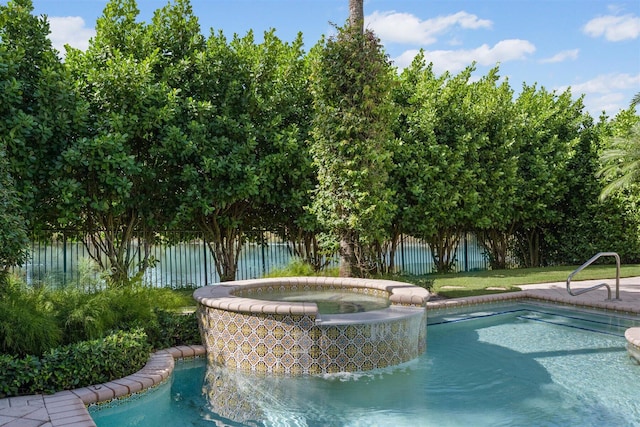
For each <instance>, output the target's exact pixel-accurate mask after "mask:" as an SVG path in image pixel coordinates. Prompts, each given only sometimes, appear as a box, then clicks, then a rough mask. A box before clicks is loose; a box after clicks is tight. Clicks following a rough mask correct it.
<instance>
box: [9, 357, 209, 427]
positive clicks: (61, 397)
mask: <svg viewBox="0 0 640 427" xmlns="http://www.w3.org/2000/svg"><path fill="white" fill-rule="evenodd" d="M204 354H205V348H204V346H202V345H184V346H177V347H171V348H167V349H164V350H159V351H156V352H155V353H152V354H151V355H150V357H149V360H148V361H147V363H146V365H145V366H144V367H143V368H142V369H141V370H139V371H138V372H136V373H134V374H131V375H128V376H126V377H124V378H120V379H117V380H113V381H109V382H106V383H103V384H95V385H90V386H87V387H81V388H77V389H75V390H64V391H59V392H57V393H54V394H51V395H41V394H39V395H33V396H17V397H9V398H5V399H0V426H2V427H31V426H34V427H35V426H42V427H59V426H74V427H96V424H95V422H94V421H93V418H91V415H90V414H89V411H88V409H87V406H88V405H91V404H95V403H100V402H108V401H111V400H113V399H117V398H121V397H126V396H128V395H131V394H133V393H138V392H141V391H143V390H146V389H148V388H151V387H154V386H156V385H159V384H161V383H162V382H164V381H165V380H166V379H167V378H169V376H170V375H171V373H172V372H173V368H174V366H175V360H176V359H185V358H191V357H197V356H202V355H204Z"/></svg>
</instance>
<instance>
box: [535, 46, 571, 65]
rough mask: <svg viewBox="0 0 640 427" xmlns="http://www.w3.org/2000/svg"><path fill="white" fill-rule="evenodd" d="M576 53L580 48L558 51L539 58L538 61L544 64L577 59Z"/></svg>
mask: <svg viewBox="0 0 640 427" xmlns="http://www.w3.org/2000/svg"><path fill="white" fill-rule="evenodd" d="M578 53H580V49H571V50H563V51H562V52H558V53H556V54H555V55H553V56H551V57H549V58H545V59H541V60H540V62H542V63H543V64H544V63H553V62H564V61H566V60H568V59H571V60H576V59H578Z"/></svg>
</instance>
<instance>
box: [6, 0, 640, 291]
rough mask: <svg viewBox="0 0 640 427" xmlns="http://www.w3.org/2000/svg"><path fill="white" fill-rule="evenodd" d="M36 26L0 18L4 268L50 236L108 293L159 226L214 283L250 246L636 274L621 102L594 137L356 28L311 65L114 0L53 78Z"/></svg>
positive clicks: (638, 252)
mask: <svg viewBox="0 0 640 427" xmlns="http://www.w3.org/2000/svg"><path fill="white" fill-rule="evenodd" d="M352 3H353V5H355V6H358V5H360V6H361V4H362V2H361V1H354V2H352ZM32 10H33V7H32V4H31V2H30V1H29V0H13V1H10V2H8V3H7V4H6V5H5V6H0V112H2V114H1V115H0V138H1V139H0V194H1V195H2V201H3V212H2V216H1V218H0V223H1V224H0V225H1V226H2V227H1V230H0V244H1V245H0V246H2V251H0V264H1V265H2V266H9V265H15V264H19V263H21V262H23V261H24V260H25V256H26V252H25V243H26V240H27V238H26V236H27V232H26V230H47V229H52V228H55V227H65V228H70V229H75V230H78V235H79V237H81V238H82V239H83V240H84V242H85V243H86V245H87V247H88V248H89V249H90V251H91V253H92V255H93V256H94V258H95V260H96V261H97V262H99V263H100V264H101V265H102V266H103V268H104V269H105V270H108V271H110V273H111V274H112V279H113V280H114V282H116V283H126V282H127V280H128V279H129V278H130V276H131V275H132V274H136V273H142V272H143V271H144V270H145V268H147V267H148V266H149V265H152V261H153V260H152V259H150V258H149V251H148V249H149V245H150V244H152V243H153V242H154V241H155V240H156V239H158V238H162V237H163V234H164V232H165V230H166V229H167V228H177V227H179V228H180V229H183V230H188V231H193V232H196V231H197V232H199V233H202V234H203V235H204V237H205V241H206V243H207V245H208V247H209V248H210V250H211V253H212V254H213V255H214V258H215V261H216V268H217V272H218V275H219V276H220V277H221V278H222V280H233V279H234V278H235V275H236V268H237V263H238V259H239V256H240V254H241V250H242V248H243V246H244V244H245V243H246V242H247V241H248V240H252V239H254V240H256V241H258V243H260V240H259V238H260V237H259V236H261V233H259V232H258V231H260V232H261V231H263V230H268V231H270V232H273V233H277V234H280V235H281V236H283V237H285V238H287V239H288V240H290V241H291V242H292V243H293V244H292V247H293V248H295V253H296V255H299V256H301V257H303V258H304V259H305V260H306V261H308V262H310V263H312V264H313V265H314V267H315V268H316V269H319V268H321V267H322V266H323V265H325V261H326V259H325V258H324V256H323V254H324V252H323V251H322V249H323V248H322V247H321V246H322V245H320V243H319V242H320V241H322V242H324V244H325V246H324V249H327V248H339V251H340V256H341V258H342V261H344V262H343V266H345V267H347V268H345V269H344V270H343V274H357V275H364V274H367V273H369V272H371V271H373V270H376V271H394V251H395V248H396V247H397V244H398V236H399V235H400V233H404V234H405V235H410V236H413V237H416V238H420V239H424V240H426V241H428V242H429V243H430V246H431V249H432V254H433V258H434V265H435V266H436V269H437V270H438V271H451V270H454V269H455V268H456V263H458V262H459V260H458V259H457V258H456V253H457V251H456V249H457V245H458V242H459V241H460V239H461V236H463V235H465V234H466V233H474V234H475V235H476V236H478V237H479V241H480V242H481V244H482V245H483V247H484V249H485V250H486V253H487V255H488V257H489V259H490V262H491V265H492V267H493V268H502V267H504V266H506V265H507V260H508V259H509V257H511V259H513V254H515V257H516V259H517V260H518V262H519V264H520V265H525V266H537V265H545V264H550V263H562V262H579V261H581V260H584V259H586V258H588V257H590V256H591V255H592V254H593V252H595V251H601V250H612V249H614V250H617V251H619V252H620V253H621V254H622V255H623V258H624V259H625V260H626V261H629V260H634V261H637V260H638V259H640V244H639V243H638V225H639V224H640V216H639V215H638V212H637V208H636V206H640V204H638V203H637V197H638V192H637V173H638V167H637V161H638V159H637V157H638V156H637V151H638V142H637V134H638V130H637V129H638V122H639V121H640V119H639V117H638V115H637V113H636V111H635V109H634V107H633V105H632V106H631V108H630V109H629V110H626V111H623V112H621V113H620V114H619V115H617V116H616V117H615V118H613V119H611V120H607V119H606V118H601V120H600V122H599V123H597V124H594V123H593V119H592V118H591V117H590V116H589V115H588V114H587V113H586V112H585V111H584V106H583V103H582V99H581V98H578V99H574V97H573V95H572V93H571V92H570V90H566V91H564V92H562V93H557V92H549V91H548V90H546V89H545V88H539V87H537V86H536V85H535V84H533V85H524V86H523V87H522V88H520V90H518V91H517V92H516V91H514V90H513V89H512V88H511V87H510V85H509V82H508V80H506V79H504V78H501V77H500V72H499V68H498V67H495V68H493V69H491V70H490V71H489V72H487V73H486V74H485V75H478V72H477V70H476V67H475V65H474V64H470V65H469V67H467V68H466V69H464V70H462V71H461V72H459V73H457V74H451V73H444V74H442V75H436V74H435V73H434V71H433V67H432V66H431V65H429V64H428V62H429V58H428V57H425V56H424V54H420V55H418V56H417V57H416V59H415V60H414V62H413V64H412V65H411V66H410V67H408V68H406V69H404V70H401V71H398V70H394V68H393V67H392V64H391V63H390V61H389V59H388V57H387V56H386V54H385V53H384V49H383V47H382V46H381V44H380V41H379V40H378V39H377V37H376V36H375V34H373V33H372V32H371V31H363V30H362V28H361V27H359V26H358V25H353V24H356V23H357V22H359V19H355V20H353V19H352V20H353V24H352V25H349V24H348V25H346V26H345V27H344V28H338V29H337V34H336V35H335V36H333V37H330V38H328V39H323V40H321V41H320V42H319V43H318V44H317V45H316V46H315V47H314V48H312V49H311V50H310V51H309V52H305V51H304V48H303V46H304V45H303V40H302V35H299V36H298V37H297V38H296V39H295V40H293V41H291V42H285V41H283V40H280V39H279V38H278V37H277V36H276V32H275V30H273V31H269V32H266V33H265V34H264V35H262V36H261V39H260V40H257V39H256V37H255V36H254V34H253V33H252V32H249V33H248V34H246V35H244V36H238V35H234V36H233V37H232V38H230V39H228V38H227V37H225V35H224V34H222V33H221V32H215V31H214V30H212V31H211V32H210V34H209V35H207V36H205V35H203V32H202V29H201V28H200V26H199V24H198V19H197V17H196V16H194V15H193V11H192V8H191V5H190V3H189V1H188V0H176V1H174V2H173V3H169V4H167V5H166V6H164V7H162V8H160V9H158V10H157V11H156V12H155V14H154V16H153V18H152V20H151V22H149V23H144V22H141V21H140V20H139V19H138V9H137V6H136V2H135V0H112V1H110V2H109V3H108V4H107V6H106V7H105V9H104V12H103V15H102V16H101V17H100V18H99V20H98V22H97V24H96V31H97V33H96V36H95V37H94V38H93V39H92V41H91V44H90V46H89V48H88V49H87V51H85V52H82V51H79V50H76V49H68V51H67V55H66V59H65V62H62V61H61V60H60V59H59V57H58V55H57V53H56V52H55V51H54V50H53V49H52V48H51V43H50V41H49V40H48V38H47V35H48V32H49V28H48V24H47V21H46V19H45V18H43V17H35V16H32ZM351 18H353V17H351ZM598 171H600V174H598ZM603 189H604V194H610V197H608V198H606V199H605V200H600V199H599V198H598V196H599V195H600V194H601V193H602V192H603ZM613 189H615V190H617V191H615V192H613V193H610V191H609V190H613ZM320 237H322V238H320ZM332 245H333V246H332Z"/></svg>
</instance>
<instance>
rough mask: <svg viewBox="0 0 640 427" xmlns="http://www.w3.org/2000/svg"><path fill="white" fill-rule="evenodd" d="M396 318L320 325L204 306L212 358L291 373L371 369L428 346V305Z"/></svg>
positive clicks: (307, 318) (307, 320) (245, 368)
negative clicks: (370, 321)
mask: <svg viewBox="0 0 640 427" xmlns="http://www.w3.org/2000/svg"><path fill="white" fill-rule="evenodd" d="M406 310H407V311H408V313H409V314H408V315H407V316H405V317H401V318H398V319H394V320H393V321H389V320H385V321H378V322H373V323H361V324H348V325H322V324H316V322H315V317H313V316H308V315H278V314H265V313H241V312H232V311H226V310H221V309H216V308H212V307H207V306H204V305H199V307H198V316H199V324H200V328H201V334H202V337H203V343H204V344H205V347H206V348H207V356H208V358H209V359H210V360H212V361H214V362H216V363H219V364H221V365H223V366H227V367H229V368H232V369H239V370H243V371H252V372H259V373H279V374H287V375H301V374H316V373H326V372H342V371H347V372H352V371H366V370H370V369H375V368H381V367H385V366H391V365H396V364H399V363H403V362H406V361H409V360H411V359H414V358H416V357H418V356H419V355H420V354H422V353H424V352H425V350H426V333H427V332H426V330H427V329H426V317H427V316H426V308H425V307H413V308H406Z"/></svg>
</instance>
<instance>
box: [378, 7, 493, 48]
mask: <svg viewBox="0 0 640 427" xmlns="http://www.w3.org/2000/svg"><path fill="white" fill-rule="evenodd" d="M365 25H366V27H367V28H370V29H372V30H374V31H375V33H376V34H377V35H378V37H380V39H381V40H383V41H384V42H388V43H408V44H414V45H428V44H432V43H435V42H436V41H437V36H438V35H440V34H443V33H445V32H447V31H448V30H449V29H450V28H452V27H456V26H458V27H460V28H463V29H471V30H475V29H479V28H491V26H492V22H491V21H489V20H486V19H479V18H478V17H477V16H476V15H473V14H470V13H467V12H458V13H454V14H453V15H447V16H438V17H436V18H432V19H427V20H426V21H423V20H421V19H420V18H418V17H417V16H415V15H412V14H410V13H400V12H396V11H388V12H379V11H375V12H373V13H372V14H371V15H368V16H366V17H365Z"/></svg>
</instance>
